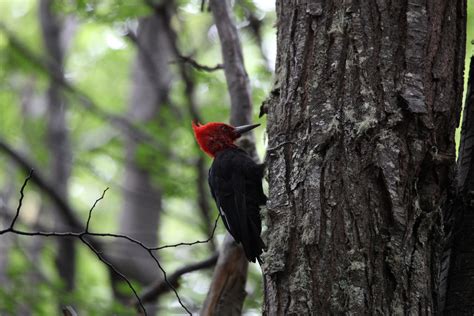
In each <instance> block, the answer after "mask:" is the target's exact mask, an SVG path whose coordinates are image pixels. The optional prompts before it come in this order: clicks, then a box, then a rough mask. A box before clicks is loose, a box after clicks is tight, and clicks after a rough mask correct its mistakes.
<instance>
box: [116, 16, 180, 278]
mask: <svg viewBox="0 0 474 316" xmlns="http://www.w3.org/2000/svg"><path fill="white" fill-rule="evenodd" d="M163 23H164V21H162V19H160V18H159V17H158V16H157V15H152V16H149V17H146V18H143V19H141V20H140V21H139V27H138V32H137V35H136V36H135V35H133V34H130V36H131V37H132V38H133V41H134V42H135V44H136V48H137V56H136V58H135V63H134V66H133V75H132V76H133V86H132V91H131V97H130V101H129V111H128V116H129V117H130V118H131V119H132V120H133V121H134V122H140V123H141V124H142V125H145V126H146V125H147V124H148V125H150V124H153V125H158V124H159V119H158V114H159V110H160V109H161V107H162V106H163V104H164V103H165V102H166V101H167V100H168V91H169V87H170V82H171V74H170V69H169V65H168V63H169V60H170V51H171V48H170V44H169V42H168V38H167V35H166V34H165V28H164V25H163ZM125 148H126V162H125V175H124V179H123V182H124V185H123V186H124V188H125V189H124V191H123V208H122V213H121V217H120V233H121V234H125V235H128V236H130V237H133V238H135V239H137V240H139V241H141V242H143V243H144V244H145V245H148V246H155V245H157V243H158V225H159V217H160V212H161V209H162V204H161V195H162V193H161V189H160V187H159V185H158V184H157V181H156V178H155V179H154V178H153V177H154V174H153V172H152V170H153V169H154V168H153V166H154V164H157V163H158V159H157V158H156V154H155V153H154V149H151V148H148V147H147V146H146V145H145V144H141V143H139V142H137V140H136V139H135V138H133V137H127V139H126V143H125ZM155 176H156V175H155ZM116 246H117V248H116V249H115V251H114V254H117V256H118V257H117V258H116V259H117V260H118V262H119V263H120V265H119V267H120V269H121V271H123V272H124V273H125V274H126V275H127V276H129V277H131V278H133V279H135V280H137V281H139V282H140V283H142V284H145V285H147V284H150V283H151V282H153V281H156V280H157V279H158V278H160V277H161V274H160V272H159V269H158V267H157V266H156V263H155V261H154V260H153V259H152V258H151V257H150V255H149V253H148V252H147V251H145V250H143V249H140V248H138V247H137V246H136V245H134V244H131V243H129V242H127V241H117V242H116ZM114 254H113V255H114ZM124 254H126V255H125V256H124Z"/></svg>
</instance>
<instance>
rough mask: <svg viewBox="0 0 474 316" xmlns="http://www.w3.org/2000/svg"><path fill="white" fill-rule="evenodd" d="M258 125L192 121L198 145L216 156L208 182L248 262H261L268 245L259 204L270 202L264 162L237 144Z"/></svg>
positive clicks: (212, 155)
mask: <svg viewBox="0 0 474 316" xmlns="http://www.w3.org/2000/svg"><path fill="white" fill-rule="evenodd" d="M259 125H260V124H253V125H244V126H239V127H233V126H230V125H227V124H224V123H215V122H212V123H207V124H205V125H201V124H199V123H197V122H193V124H192V126H193V130H194V135H195V137H196V140H197V142H198V144H199V147H201V149H202V151H204V152H205V153H206V154H208V155H209V156H210V157H212V158H213V159H214V160H213V162H212V165H211V168H210V169H209V176H208V182H209V187H210V189H211V193H212V197H213V198H214V200H215V201H216V205H217V209H218V210H219V213H220V215H221V217H222V221H223V222H224V226H225V227H226V228H227V231H228V232H229V233H230V234H231V235H232V237H234V240H235V241H236V242H237V243H241V244H242V247H243V248H244V252H245V256H246V257H247V259H248V260H249V261H251V262H255V259H257V260H258V262H259V263H262V260H261V258H260V255H261V254H262V250H263V248H265V244H264V243H263V240H262V239H261V238H260V233H261V232H262V220H261V216H260V206H262V205H265V203H266V202H267V197H266V196H265V194H264V193H263V188H262V178H263V164H257V163H255V162H254V161H253V160H252V158H250V156H249V155H248V154H247V153H246V152H245V151H244V150H242V149H240V148H238V147H237V145H235V144H234V142H235V141H236V140H237V139H238V138H239V137H240V136H242V134H244V133H246V132H248V131H250V130H252V129H254V128H256V127H257V126H259Z"/></svg>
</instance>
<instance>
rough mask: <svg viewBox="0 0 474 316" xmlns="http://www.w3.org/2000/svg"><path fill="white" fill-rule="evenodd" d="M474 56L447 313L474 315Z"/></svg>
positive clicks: (470, 77) (460, 165)
mask: <svg viewBox="0 0 474 316" xmlns="http://www.w3.org/2000/svg"><path fill="white" fill-rule="evenodd" d="M473 61H474V58H473V57H471V68H470V72H469V81H468V88H467V96H466V103H465V107H464V113H463V124H462V131H461V146H460V148H459V159H458V174H457V193H458V196H457V198H456V203H455V205H454V208H453V211H454V214H453V216H454V217H455V221H454V222H455V225H454V229H453V237H454V238H453V244H452V247H451V248H449V252H448V253H449V254H451V258H450V262H451V264H450V265H449V275H448V279H447V290H446V305H445V308H444V311H443V312H444V315H473V314H474V278H473V272H474V252H473V249H474V120H473V119H474V67H473V66H474V64H473Z"/></svg>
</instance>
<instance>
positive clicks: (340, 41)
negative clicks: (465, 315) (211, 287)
mask: <svg viewBox="0 0 474 316" xmlns="http://www.w3.org/2000/svg"><path fill="white" fill-rule="evenodd" d="M465 5H466V2H465V1H447V0H445V1H436V2H426V1H418V0H410V1H401V2H400V1H383V0H376V1H365V2H364V1H360V2H359V1H317V0H316V1H284V0H279V1H277V18H278V21H277V28H278V35H277V45H278V48H277V65H276V72H277V75H276V77H277V78H276V83H275V87H274V89H273V91H272V93H271V96H270V98H269V102H268V106H269V107H268V135H269V149H268V153H267V163H268V181H269V188H270V192H269V202H268V203H267V207H268V211H267V216H266V217H267V226H268V227H269V229H268V238H267V241H268V248H269V249H268V251H267V253H266V255H265V260H266V261H265V265H264V267H263V268H264V275H265V285H266V286H265V306H264V313H265V314H267V315H287V314H294V315H309V314H318V315H327V314H340V313H348V312H350V313H352V314H358V315H373V314H376V315H391V314H395V315H400V314H423V315H429V314H433V313H435V312H436V310H437V285H438V282H439V280H438V275H439V264H438V263H439V256H440V252H441V241H442V237H443V236H442V214H441V207H442V206H443V204H444V203H445V200H446V197H447V191H448V188H449V184H450V181H451V180H452V179H453V170H454V162H455V146H454V131H455V127H456V125H457V121H458V116H459V112H460V104H461V91H462V83H463V82H462V69H463V60H464V41H465V38H464V32H465V30H464V28H465Z"/></svg>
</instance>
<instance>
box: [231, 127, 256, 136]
mask: <svg viewBox="0 0 474 316" xmlns="http://www.w3.org/2000/svg"><path fill="white" fill-rule="evenodd" d="M257 126H260V124H250V125H242V126H237V127H235V132H236V133H237V134H239V135H242V134H244V133H247V132H248V131H251V130H253V129H254V128H255V127H257Z"/></svg>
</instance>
